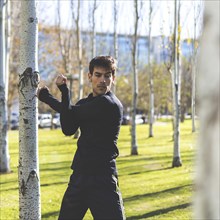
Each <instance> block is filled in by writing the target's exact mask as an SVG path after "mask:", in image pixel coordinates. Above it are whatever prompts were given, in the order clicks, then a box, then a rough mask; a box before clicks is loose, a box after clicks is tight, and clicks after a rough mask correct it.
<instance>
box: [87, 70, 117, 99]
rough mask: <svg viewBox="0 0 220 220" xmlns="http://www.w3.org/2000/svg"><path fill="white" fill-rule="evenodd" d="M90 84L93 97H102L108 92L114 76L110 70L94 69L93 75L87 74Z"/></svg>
mask: <svg viewBox="0 0 220 220" xmlns="http://www.w3.org/2000/svg"><path fill="white" fill-rule="evenodd" d="M88 77H89V81H90V82H91V83H92V91H93V96H98V95H104V94H106V93H107V92H109V91H110V89H111V86H112V83H113V81H114V78H115V77H114V76H113V75H112V72H111V70H109V69H106V68H104V67H94V70H93V74H92V75H91V74H90V73H89V74H88Z"/></svg>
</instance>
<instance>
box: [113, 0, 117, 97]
mask: <svg viewBox="0 0 220 220" xmlns="http://www.w3.org/2000/svg"><path fill="white" fill-rule="evenodd" d="M117 29H118V4H117V0H114V58H115V59H116V60H117V61H118V30H117ZM116 80H117V78H116V79H115V81H114V84H113V86H112V91H113V92H114V93H115V94H116Z"/></svg>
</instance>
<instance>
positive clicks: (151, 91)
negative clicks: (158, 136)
mask: <svg viewBox="0 0 220 220" xmlns="http://www.w3.org/2000/svg"><path fill="white" fill-rule="evenodd" d="M151 23H152V2H151V0H150V1H149V34H148V42H149V43H148V67H149V96H150V97H149V116H148V118H149V137H153V136H154V135H153V123H154V85H153V73H152V69H151Z"/></svg>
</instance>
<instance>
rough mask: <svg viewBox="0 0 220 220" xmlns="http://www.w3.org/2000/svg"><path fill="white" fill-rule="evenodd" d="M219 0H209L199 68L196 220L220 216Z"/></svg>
mask: <svg viewBox="0 0 220 220" xmlns="http://www.w3.org/2000/svg"><path fill="white" fill-rule="evenodd" d="M219 10H220V2H219V1H206V2H205V14H204V31H203V36H202V39H201V51H200V52H201V56H200V59H199V71H198V76H197V79H198V94H199V119H200V134H199V146H198V155H197V167H196V171H197V172H196V174H197V176H196V182H197V187H196V189H197V191H196V200H195V208H196V209H195V218H196V219H199V220H200V219H204V220H205V219H220V161H219V160H220V151H219V142H220V136H219V128H220V118H219V115H220V106H219V100H220V97H219V96H220V91H219V80H220V79H219V70H220V69H219V60H220V51H219V48H220V31H219V26H220V17H219Z"/></svg>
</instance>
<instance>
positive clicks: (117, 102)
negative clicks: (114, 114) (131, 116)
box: [104, 92, 123, 108]
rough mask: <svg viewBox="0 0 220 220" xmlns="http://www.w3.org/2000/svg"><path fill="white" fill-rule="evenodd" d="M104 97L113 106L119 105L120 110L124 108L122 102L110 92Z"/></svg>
mask: <svg viewBox="0 0 220 220" xmlns="http://www.w3.org/2000/svg"><path fill="white" fill-rule="evenodd" d="M104 96H105V98H106V99H107V100H108V101H109V102H110V103H111V104H114V105H117V106H118V107H119V108H123V106H122V104H121V101H120V100H119V99H118V98H117V97H116V95H115V94H114V93H112V92H108V93H106V94H105V95H104Z"/></svg>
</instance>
